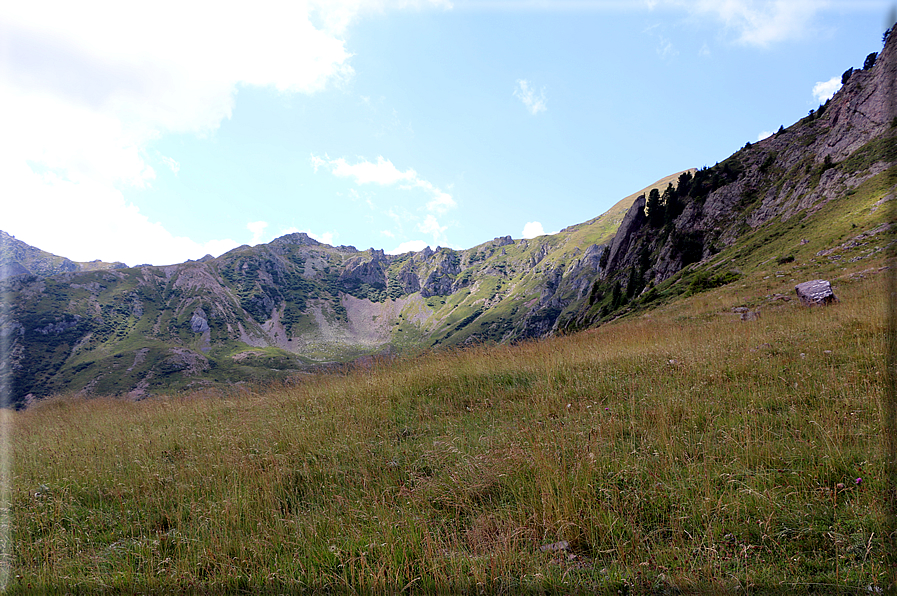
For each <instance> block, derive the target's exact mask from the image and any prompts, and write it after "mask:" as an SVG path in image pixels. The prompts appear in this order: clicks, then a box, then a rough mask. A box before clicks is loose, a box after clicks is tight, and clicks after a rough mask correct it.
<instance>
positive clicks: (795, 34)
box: [661, 0, 832, 47]
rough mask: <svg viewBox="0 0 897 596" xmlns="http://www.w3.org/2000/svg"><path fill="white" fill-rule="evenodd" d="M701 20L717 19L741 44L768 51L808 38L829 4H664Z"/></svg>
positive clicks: (752, 0)
mask: <svg viewBox="0 0 897 596" xmlns="http://www.w3.org/2000/svg"><path fill="white" fill-rule="evenodd" d="M661 3H663V4H666V5H668V6H671V7H675V8H682V9H685V10H686V11H688V12H690V13H692V14H694V15H696V16H698V17H704V16H707V15H710V16H713V17H715V18H716V19H718V20H720V21H722V23H723V25H724V26H725V27H726V28H728V29H730V30H733V31H734V32H735V34H736V36H737V38H736V39H737V41H738V42H740V43H744V44H747V45H754V46H760V47H767V46H769V45H772V44H774V43H778V42H782V41H787V40H790V39H799V38H802V37H804V36H806V35H807V34H808V33H809V31H810V29H811V27H812V22H813V19H814V17H815V16H816V14H817V13H818V12H820V11H821V10H824V9H826V8H828V7H829V6H830V5H831V4H832V3H831V2H829V1H827V0H661Z"/></svg>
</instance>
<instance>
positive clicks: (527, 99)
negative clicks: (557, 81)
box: [514, 79, 548, 116]
mask: <svg viewBox="0 0 897 596" xmlns="http://www.w3.org/2000/svg"><path fill="white" fill-rule="evenodd" d="M514 97H516V98H517V99H519V100H520V101H522V102H523V105H524V106H526V109H527V110H529V113H530V114H532V115H533V116H535V115H536V114H538V113H539V112H544V111H546V110H548V107H547V106H546V105H545V88H544V87H543V88H542V89H540V90H539V96H538V97H536V93H535V90H534V89H531V88H530V84H529V81H527V80H526V79H517V87H515V88H514Z"/></svg>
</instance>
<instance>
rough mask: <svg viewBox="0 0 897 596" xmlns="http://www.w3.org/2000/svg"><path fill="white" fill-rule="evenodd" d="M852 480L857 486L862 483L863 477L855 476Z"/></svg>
mask: <svg viewBox="0 0 897 596" xmlns="http://www.w3.org/2000/svg"><path fill="white" fill-rule="evenodd" d="M853 482H854V484H856V485H857V486H859V485H861V484H862V483H863V479H862V478H857V479H856V480H854V481H853Z"/></svg>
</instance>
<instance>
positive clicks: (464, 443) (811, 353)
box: [4, 265, 889, 594]
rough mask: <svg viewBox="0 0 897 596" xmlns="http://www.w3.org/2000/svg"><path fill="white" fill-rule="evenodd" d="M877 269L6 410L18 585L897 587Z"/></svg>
mask: <svg viewBox="0 0 897 596" xmlns="http://www.w3.org/2000/svg"><path fill="white" fill-rule="evenodd" d="M776 266H778V265H776ZM880 283H881V282H880V279H878V277H877V276H875V275H870V276H867V277H866V278H865V279H860V278H844V279H841V280H838V281H836V291H837V292H838V294H839V297H840V298H841V302H840V303H839V304H837V305H834V306H831V307H828V308H824V309H822V308H821V309H805V308H801V307H799V306H797V305H796V304H795V303H794V301H792V302H790V303H779V306H777V307H776V308H768V309H765V310H764V311H763V313H762V317H761V319H760V320H758V321H751V322H742V321H740V320H739V319H738V317H737V315H734V314H732V313H731V307H732V306H735V305H739V304H744V303H751V302H752V301H753V302H762V300H763V296H762V293H763V292H765V289H764V288H762V287H758V286H755V285H748V284H742V283H739V282H735V283H732V284H729V285H726V286H724V287H721V288H716V289H712V290H709V291H706V292H701V293H699V294H695V295H693V296H691V297H689V298H687V299H684V300H680V301H678V302H675V303H672V304H669V305H666V306H663V307H660V308H658V309H656V310H654V311H651V312H650V313H648V314H647V315H643V316H641V317H632V318H630V319H629V320H625V321H621V322H619V323H617V324H611V325H605V326H603V327H601V328H599V329H597V330H593V331H588V332H584V333H579V334H576V335H571V336H568V337H562V338H556V339H552V340H548V341H542V342H533V343H524V344H519V345H516V346H492V347H488V348H487V347H472V348H468V349H466V350H454V351H440V352H436V353H429V354H426V355H423V356H419V357H416V358H409V359H404V360H398V361H392V362H389V363H385V362H384V363H382V364H377V363H374V365H373V366H372V367H371V366H368V367H366V368H363V369H358V370H355V371H344V372H341V373H338V374H336V373H334V374H321V375H313V376H307V378H305V379H304V380H302V381H298V382H293V383H292V384H286V385H280V386H259V385H255V386H244V387H242V388H233V389H230V390H229V392H228V393H221V392H212V391H209V392H207V393H194V394H190V395H181V396H171V397H163V398H156V399H150V400H145V401H142V402H138V403H133V402H128V401H124V400H116V399H111V398H102V399H91V400H86V399H79V398H73V397H68V398H67V397H60V398H56V399H52V400H47V401H45V402H43V403H40V404H38V405H37V406H35V407H32V408H29V409H27V410H24V411H20V412H4V416H5V417H6V421H7V424H9V425H11V427H12V429H13V436H14V441H13V448H14V453H13V462H14V470H13V474H14V482H13V485H12V492H11V502H12V512H13V519H12V531H13V538H14V546H15V552H14V561H13V573H12V576H13V580H12V582H11V584H10V586H9V589H8V592H9V593H13V594H15V593H30V592H32V591H34V590H38V589H40V590H56V591H58V592H59V593H66V592H77V591H110V592H119V591H123V592H128V593H131V592H141V593H142V592H146V591H152V592H160V591H167V592H183V591H191V590H194V591H197V590H198V591H206V592H208V593H217V592H219V591H238V590H243V591H246V592H255V591H262V590H269V591H271V592H274V593H278V592H284V591H290V592H293V591H301V590H308V591H339V592H343V591H349V592H361V593H364V592H371V591H375V592H399V591H402V590H403V589H407V591H410V592H418V593H424V592H434V591H437V590H441V591H467V592H470V593H481V592H485V593H517V592H520V591H525V590H528V591H544V592H547V593H572V592H576V591H584V592H590V591H602V592H603V591H609V592H611V593H615V592H616V591H617V590H634V591H636V592H650V591H652V590H656V591H663V590H674V589H678V590H682V591H686V592H688V591H696V590H724V591H735V590H745V591H754V590H764V589H765V590H786V591H795V592H810V591H831V590H832V589H835V588H842V589H855V590H865V589H866V587H867V586H887V567H886V552H887V549H886V546H885V544H884V542H883V537H884V536H886V535H887V533H888V531H889V528H888V527H887V525H886V520H885V516H884V509H883V507H884V506H883V495H884V491H885V489H886V483H885V470H884V460H883V454H882V451H881V448H880V445H879V442H880V437H881V435H882V432H883V428H882V424H883V414H882V405H881V403H882V398H883V396H882V392H883V387H882V379H883V375H884V374H885V370H884V367H883V365H882V358H883V339H884V320H885V319H884V318H885V312H884V305H883V304H882V301H881V300H880V298H879V296H880ZM437 303H438V300H437ZM471 325H475V323H472V324H471ZM856 478H862V482H861V483H860V484H856V483H855V479H856ZM562 540H563V541H567V542H568V543H569V549H568V550H566V551H558V552H542V551H541V550H540V548H539V547H540V546H543V545H547V544H551V543H555V542H558V541H562Z"/></svg>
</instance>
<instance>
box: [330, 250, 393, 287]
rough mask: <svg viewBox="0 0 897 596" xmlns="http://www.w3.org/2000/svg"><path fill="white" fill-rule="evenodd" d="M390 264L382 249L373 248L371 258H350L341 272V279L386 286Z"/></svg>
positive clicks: (357, 283) (358, 283) (373, 285)
mask: <svg viewBox="0 0 897 596" xmlns="http://www.w3.org/2000/svg"><path fill="white" fill-rule="evenodd" d="M388 266H389V261H388V260H387V259H386V255H385V254H384V252H383V251H382V250H371V258H370V260H367V259H365V258H364V257H361V256H359V257H352V258H350V259H349V260H348V261H347V262H346V264H345V266H344V267H345V268H344V269H343V272H342V273H341V274H340V281H342V282H351V283H354V284H356V285H360V284H368V285H369V286H372V287H376V288H385V287H386V267H388Z"/></svg>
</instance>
